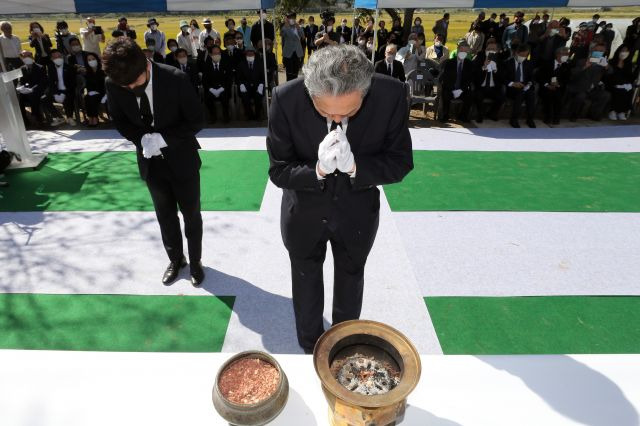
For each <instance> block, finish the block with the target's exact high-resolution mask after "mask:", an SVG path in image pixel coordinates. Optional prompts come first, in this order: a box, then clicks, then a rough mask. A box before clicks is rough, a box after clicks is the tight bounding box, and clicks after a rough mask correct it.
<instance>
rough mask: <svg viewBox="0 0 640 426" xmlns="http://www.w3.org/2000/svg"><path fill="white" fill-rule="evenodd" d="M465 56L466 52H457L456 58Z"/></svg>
mask: <svg viewBox="0 0 640 426" xmlns="http://www.w3.org/2000/svg"><path fill="white" fill-rule="evenodd" d="M466 57H467V52H458V58H459V59H462V60H464V59H465V58H466Z"/></svg>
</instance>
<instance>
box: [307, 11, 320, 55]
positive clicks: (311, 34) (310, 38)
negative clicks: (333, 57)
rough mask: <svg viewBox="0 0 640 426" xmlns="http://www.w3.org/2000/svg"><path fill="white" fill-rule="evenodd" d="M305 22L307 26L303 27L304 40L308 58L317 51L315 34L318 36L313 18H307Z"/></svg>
mask: <svg viewBox="0 0 640 426" xmlns="http://www.w3.org/2000/svg"><path fill="white" fill-rule="evenodd" d="M307 22H308V24H307V26H306V27H304V38H305V42H306V44H307V54H308V56H311V54H312V53H313V52H315V51H316V49H317V47H316V44H315V41H316V34H318V26H317V25H316V24H315V18H314V17H313V16H309V19H308V21H307Z"/></svg>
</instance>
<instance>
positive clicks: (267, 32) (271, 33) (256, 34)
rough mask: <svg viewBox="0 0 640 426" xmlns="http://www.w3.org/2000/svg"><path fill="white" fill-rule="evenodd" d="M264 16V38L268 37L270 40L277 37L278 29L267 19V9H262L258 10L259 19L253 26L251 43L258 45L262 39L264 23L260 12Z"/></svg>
mask: <svg viewBox="0 0 640 426" xmlns="http://www.w3.org/2000/svg"><path fill="white" fill-rule="evenodd" d="M261 13H262V16H263V17H264V38H268V39H269V40H275V39H276V30H275V27H274V26H273V24H272V23H271V22H269V21H267V11H266V9H262V11H260V10H258V19H257V20H256V22H255V24H253V25H252V26H251V44H252V45H253V46H257V45H258V42H259V41H260V40H262V24H261V22H260V14H261Z"/></svg>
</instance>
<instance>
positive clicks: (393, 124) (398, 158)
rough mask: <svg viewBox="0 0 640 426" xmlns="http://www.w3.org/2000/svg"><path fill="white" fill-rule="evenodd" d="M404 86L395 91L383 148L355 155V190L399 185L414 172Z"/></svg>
mask: <svg viewBox="0 0 640 426" xmlns="http://www.w3.org/2000/svg"><path fill="white" fill-rule="evenodd" d="M404 87H405V86H404V85H402V86H400V87H399V89H398V92H399V93H398V100H397V102H396V105H395V107H394V108H392V109H391V111H393V113H392V115H391V117H390V118H389V125H388V127H387V131H386V133H385V137H384V139H385V140H384V149H383V151H382V152H379V153H377V154H374V155H356V156H355V162H356V177H355V179H354V180H353V188H354V189H364V188H369V187H371V186H375V185H386V184H390V183H396V182H400V181H401V180H402V179H403V178H404V177H405V176H406V175H407V173H409V172H410V171H411V170H412V169H413V150H412V146H411V135H410V134H409V123H408V122H409V106H408V104H407V100H406V98H405V89H404Z"/></svg>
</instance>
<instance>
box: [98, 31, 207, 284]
mask: <svg viewBox="0 0 640 426" xmlns="http://www.w3.org/2000/svg"><path fill="white" fill-rule="evenodd" d="M103 61H104V70H105V73H106V74H107V79H106V83H105V86H106V91H107V99H108V102H109V112H110V114H111V116H112V117H113V122H114V124H115V126H116V128H117V129H118V131H119V132H120V134H121V135H122V136H124V137H125V138H127V139H128V140H130V141H131V142H132V143H133V144H134V145H135V146H136V154H137V160H138V168H139V169H140V177H141V178H142V179H143V180H144V181H145V182H146V183H147V187H148V188H149V192H150V193H151V198H152V200H153V205H154V207H155V210H156V216H157V218H158V222H159V224H160V231H161V234H162V242H163V244H164V248H165V250H166V252H167V255H168V256H169V259H170V263H169V266H168V267H167V269H166V271H165V273H164V275H163V278H162V282H163V284H165V285H170V284H171V283H172V282H173V281H174V280H175V279H176V278H177V276H178V273H179V270H180V269H181V268H183V267H185V266H186V264H187V262H186V259H185V257H184V254H183V250H182V232H181V230H180V221H179V219H178V214H177V207H179V208H180V211H181V212H182V216H183V219H184V225H185V235H186V237H187V241H188V248H189V262H190V265H189V266H190V270H191V282H192V284H193V285H194V286H195V287H199V286H200V285H201V284H202V281H203V280H204V270H203V269H202V263H201V262H200V258H201V256H202V216H201V214H200V165H201V162H200V156H199V155H198V149H199V148H200V145H199V144H198V140H197V139H196V133H198V132H199V131H200V130H201V129H202V115H203V112H202V106H201V104H200V101H199V99H198V97H197V95H196V93H195V91H194V90H193V87H192V86H191V82H190V81H189V78H188V76H187V75H186V74H185V73H182V72H180V71H179V70H178V69H176V68H174V67H171V66H168V65H164V64H157V63H152V62H150V61H148V60H147V58H146V56H145V54H144V53H143V52H142V50H141V49H140V47H139V46H138V45H137V44H136V43H135V42H134V41H132V40H131V39H117V40H115V41H113V42H112V43H111V44H109V45H108V46H107V48H106V49H105V51H104V55H103Z"/></svg>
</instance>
